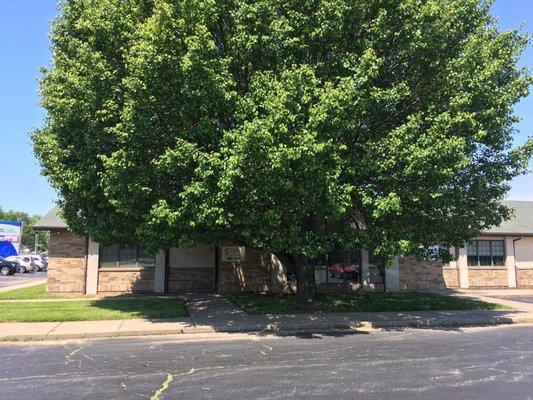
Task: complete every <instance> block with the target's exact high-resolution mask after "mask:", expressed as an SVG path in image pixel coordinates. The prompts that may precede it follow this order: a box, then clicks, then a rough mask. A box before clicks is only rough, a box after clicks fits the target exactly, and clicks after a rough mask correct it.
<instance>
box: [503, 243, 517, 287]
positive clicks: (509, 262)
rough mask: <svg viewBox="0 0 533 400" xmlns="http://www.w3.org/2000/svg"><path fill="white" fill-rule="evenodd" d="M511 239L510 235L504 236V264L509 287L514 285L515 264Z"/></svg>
mask: <svg viewBox="0 0 533 400" xmlns="http://www.w3.org/2000/svg"><path fill="white" fill-rule="evenodd" d="M513 239H514V238H513V237H512V236H506V237H505V266H506V267H507V284H508V286H509V287H510V288H515V287H516V265H515V259H514V240H513Z"/></svg>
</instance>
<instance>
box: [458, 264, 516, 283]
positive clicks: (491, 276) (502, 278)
mask: <svg viewBox="0 0 533 400" xmlns="http://www.w3.org/2000/svg"><path fill="white" fill-rule="evenodd" d="M468 286H469V287H471V288H482V287H483V288H498V287H508V286H509V283H508V277H507V268H479V267H476V268H472V267H469V268H468Z"/></svg>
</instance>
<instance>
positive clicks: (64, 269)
mask: <svg viewBox="0 0 533 400" xmlns="http://www.w3.org/2000/svg"><path fill="white" fill-rule="evenodd" d="M48 251H49V259H48V273H47V283H46V291H48V292H54V293H63V292H74V293H85V276H86V275H85V273H86V266H87V258H86V257H87V238H86V237H84V236H76V235H74V234H73V233H72V232H70V231H68V230H66V229H62V230H52V231H50V242H49V247H48Z"/></svg>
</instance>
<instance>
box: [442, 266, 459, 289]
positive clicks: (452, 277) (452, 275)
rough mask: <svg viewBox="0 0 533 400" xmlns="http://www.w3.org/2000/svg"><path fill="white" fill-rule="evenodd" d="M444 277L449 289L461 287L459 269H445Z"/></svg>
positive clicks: (443, 271) (445, 284) (443, 270)
mask: <svg viewBox="0 0 533 400" xmlns="http://www.w3.org/2000/svg"><path fill="white" fill-rule="evenodd" d="M442 277H443V278H444V286H446V287H447V288H455V287H459V270H458V269H457V268H443V269H442Z"/></svg>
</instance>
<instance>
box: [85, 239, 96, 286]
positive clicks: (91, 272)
mask: <svg viewBox="0 0 533 400" xmlns="http://www.w3.org/2000/svg"><path fill="white" fill-rule="evenodd" d="M99 252H100V246H99V245H98V243H97V242H93V240H92V239H91V238H89V245H88V249H87V280H86V282H85V293H87V294H96V293H98V261H99V260H98V258H99Z"/></svg>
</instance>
